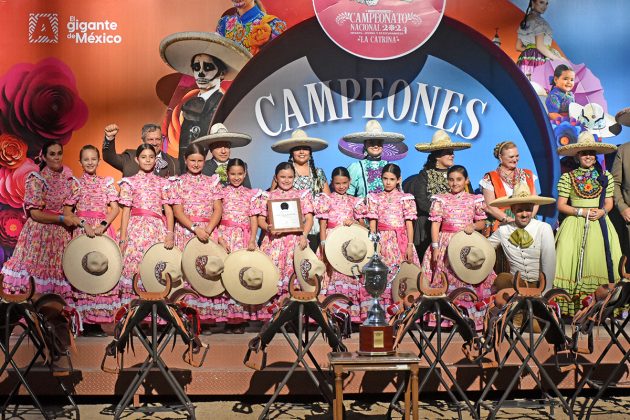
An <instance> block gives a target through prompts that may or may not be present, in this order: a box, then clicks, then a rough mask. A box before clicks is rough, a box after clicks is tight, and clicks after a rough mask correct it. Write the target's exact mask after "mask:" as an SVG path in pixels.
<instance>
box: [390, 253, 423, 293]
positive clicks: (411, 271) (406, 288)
mask: <svg viewBox="0 0 630 420" xmlns="http://www.w3.org/2000/svg"><path fill="white" fill-rule="evenodd" d="M421 272H422V270H421V269H420V267H419V266H417V265H415V264H412V263H409V262H407V261H405V262H403V263H402V264H400V269H399V270H398V273H397V274H396V277H394V280H393V281H392V300H393V301H394V302H400V301H401V300H403V299H404V298H405V296H407V295H408V294H409V293H413V292H418V291H420V289H419V287H418V277H419V276H420V273H421Z"/></svg>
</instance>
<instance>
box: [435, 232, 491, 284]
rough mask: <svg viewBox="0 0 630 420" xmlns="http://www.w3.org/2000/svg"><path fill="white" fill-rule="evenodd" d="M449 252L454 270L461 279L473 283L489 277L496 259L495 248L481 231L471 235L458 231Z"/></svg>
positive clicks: (449, 245) (451, 242) (450, 243)
mask: <svg viewBox="0 0 630 420" xmlns="http://www.w3.org/2000/svg"><path fill="white" fill-rule="evenodd" d="M447 253H448V260H449V262H450V264H451V268H452V269H453V272H454V273H455V274H456V275H457V277H459V279H460V280H461V281H463V282H464V283H468V284H472V285H476V284H479V283H481V282H482V281H484V280H485V279H486V277H488V274H490V272H491V271H492V268H493V267H494V262H495V260H496V252H495V250H494V248H493V247H492V245H491V244H490V242H489V241H488V240H487V239H486V238H485V237H484V236H483V235H482V234H480V233H479V232H473V233H472V234H471V235H468V234H467V233H466V232H463V231H462V232H457V233H456V234H455V235H453V237H452V238H451V241H450V242H449V244H448V248H447Z"/></svg>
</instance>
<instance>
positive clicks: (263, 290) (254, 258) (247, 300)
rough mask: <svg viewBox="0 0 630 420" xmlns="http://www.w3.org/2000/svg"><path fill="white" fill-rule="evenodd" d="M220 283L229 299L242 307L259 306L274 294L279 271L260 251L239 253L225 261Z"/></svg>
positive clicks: (233, 253)
mask: <svg viewBox="0 0 630 420" xmlns="http://www.w3.org/2000/svg"><path fill="white" fill-rule="evenodd" d="M221 279H222V281H223V286H224V287H225V290H226V291H227V292H228V293H229V294H230V296H231V297H232V299H234V300H235V301H237V302H240V303H242V304H243V305H260V304H263V303H265V302H267V301H268V300H269V299H271V298H272V297H274V296H275V295H276V294H277V293H278V280H279V279H280V271H279V270H278V267H276V266H275V265H274V264H273V261H271V258H269V257H268V256H267V255H266V254H265V253H263V252H262V251H259V250H255V251H248V250H246V249H242V250H240V251H235V252H232V253H231V254H230V255H228V257H227V258H226V259H225V268H224V269H223V274H221Z"/></svg>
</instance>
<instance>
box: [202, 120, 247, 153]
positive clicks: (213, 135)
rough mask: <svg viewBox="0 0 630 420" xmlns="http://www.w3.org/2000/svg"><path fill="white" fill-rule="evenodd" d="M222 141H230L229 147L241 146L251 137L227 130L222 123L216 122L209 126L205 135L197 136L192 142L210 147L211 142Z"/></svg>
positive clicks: (245, 144)
mask: <svg viewBox="0 0 630 420" xmlns="http://www.w3.org/2000/svg"><path fill="white" fill-rule="evenodd" d="M223 141H225V142H228V143H230V147H243V146H247V145H248V144H249V143H250V142H251V141H252V137H251V136H250V135H248V134H243V133H233V132H231V131H228V129H227V128H226V127H225V126H224V125H223V124H221V123H216V124H213V125H212V127H210V130H209V131H208V134H207V135H205V136H203V137H199V138H198V139H196V140H195V141H193V143H201V144H202V145H203V146H205V147H210V145H212V144H213V143H218V142H223Z"/></svg>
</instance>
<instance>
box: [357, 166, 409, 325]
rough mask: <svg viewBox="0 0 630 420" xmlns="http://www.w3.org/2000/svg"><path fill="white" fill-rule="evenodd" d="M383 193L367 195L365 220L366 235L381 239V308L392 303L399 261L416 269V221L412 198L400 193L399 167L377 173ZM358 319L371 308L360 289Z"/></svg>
mask: <svg viewBox="0 0 630 420" xmlns="http://www.w3.org/2000/svg"><path fill="white" fill-rule="evenodd" d="M381 179H382V181H383V191H382V192H380V193H369V194H368V195H367V211H366V215H365V217H366V218H367V219H369V221H370V232H372V233H375V232H377V231H378V232H379V233H380V235H381V239H380V247H381V251H380V254H381V257H382V259H383V262H384V263H385V265H387V266H388V267H390V272H389V276H388V278H387V288H386V289H385V292H383V294H382V295H381V299H382V300H383V304H384V306H385V307H387V306H388V305H390V304H391V303H392V293H391V285H392V280H393V279H394V277H395V276H396V273H397V272H398V266H399V265H400V263H402V262H403V261H407V262H410V263H413V264H416V265H420V260H419V259H418V254H417V253H416V249H415V248H414V246H413V221H414V220H415V219H416V218H417V209H416V201H415V199H414V196H413V195H411V194H406V193H404V192H402V191H401V190H400V184H401V181H402V178H401V174H400V167H399V166H398V165H396V164H395V163H388V164H387V165H385V166H384V167H383V170H382V172H381ZM361 293H362V299H361V319H362V320H363V319H365V317H366V316H367V311H368V309H370V306H371V305H372V301H371V299H372V297H371V296H369V295H368V294H367V292H366V291H365V288H363V287H362V288H361Z"/></svg>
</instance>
